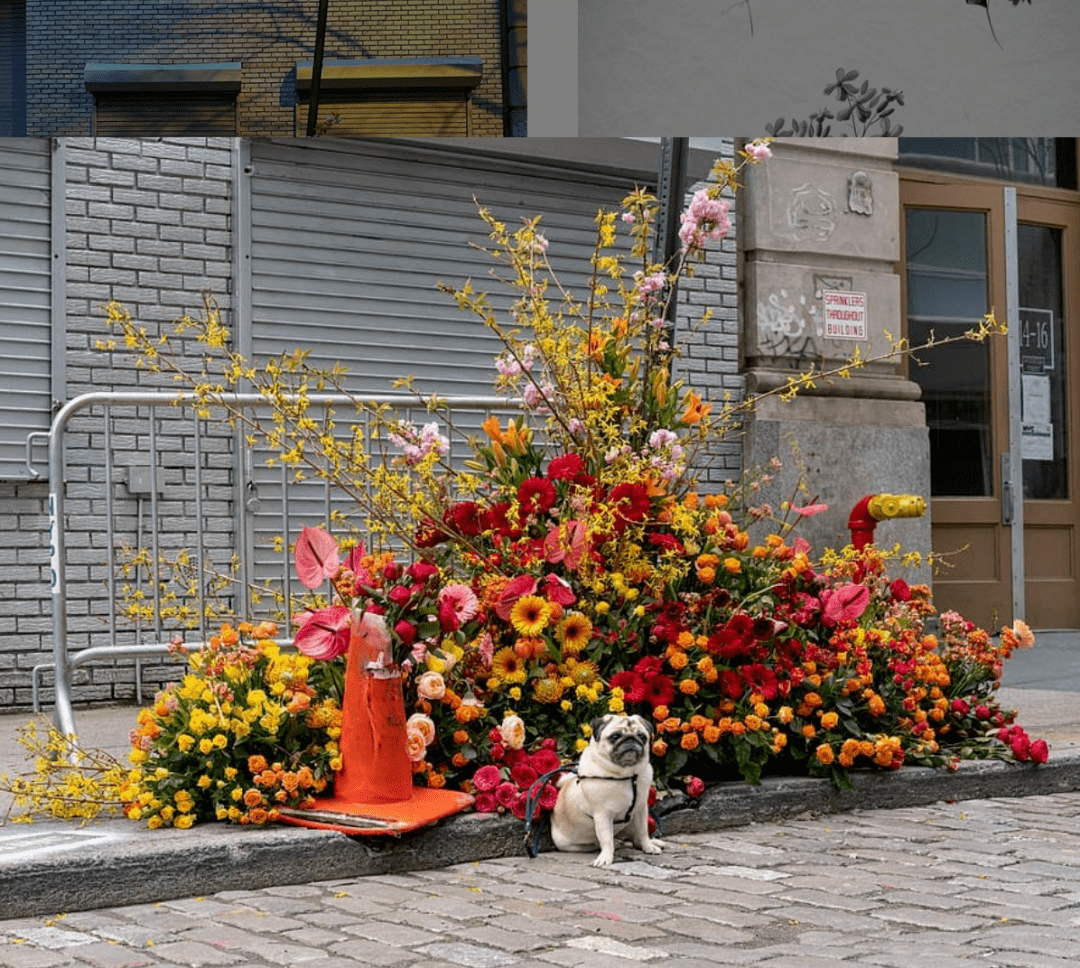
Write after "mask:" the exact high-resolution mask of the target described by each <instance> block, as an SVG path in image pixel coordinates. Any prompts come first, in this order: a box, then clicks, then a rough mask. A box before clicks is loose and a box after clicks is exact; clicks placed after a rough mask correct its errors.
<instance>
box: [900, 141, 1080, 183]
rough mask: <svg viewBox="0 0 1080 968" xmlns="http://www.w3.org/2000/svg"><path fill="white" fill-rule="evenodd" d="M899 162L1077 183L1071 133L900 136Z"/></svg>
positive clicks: (1008, 177)
mask: <svg viewBox="0 0 1080 968" xmlns="http://www.w3.org/2000/svg"><path fill="white" fill-rule="evenodd" d="M898 141H899V152H900V162H901V163H902V164H905V165H911V166H912V167H915V168H933V169H937V170H941V171H955V172H959V173H961V174H965V175H979V176H982V177H984V178H1000V179H1002V180H1004V181H1016V182H1027V183H1029V184H1034V185H1048V186H1051V187H1054V188H1069V189H1073V190H1075V189H1076V188H1077V187H1078V186H1077V159H1076V139H1075V138H899V139H898Z"/></svg>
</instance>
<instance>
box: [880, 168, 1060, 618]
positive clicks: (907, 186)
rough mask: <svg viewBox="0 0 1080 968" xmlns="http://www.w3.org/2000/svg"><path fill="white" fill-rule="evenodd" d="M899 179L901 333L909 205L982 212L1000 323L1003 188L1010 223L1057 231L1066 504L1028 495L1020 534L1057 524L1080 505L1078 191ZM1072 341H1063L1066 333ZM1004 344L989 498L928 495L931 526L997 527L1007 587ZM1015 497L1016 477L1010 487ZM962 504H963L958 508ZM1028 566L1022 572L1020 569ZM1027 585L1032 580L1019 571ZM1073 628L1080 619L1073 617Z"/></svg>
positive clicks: (994, 343) (930, 174) (994, 364)
mask: <svg viewBox="0 0 1080 968" xmlns="http://www.w3.org/2000/svg"><path fill="white" fill-rule="evenodd" d="M897 171H898V174H899V177H900V209H901V215H900V226H899V230H900V238H901V249H900V251H901V259H900V261H899V262H898V263H897V264H896V272H897V274H898V275H899V276H900V277H901V278H902V279H904V280H905V282H904V284H903V285H902V286H901V315H902V324H903V332H904V334H905V335H906V334H907V318H908V292H907V285H906V255H905V253H906V242H905V240H906V231H907V226H906V217H905V216H904V214H903V213H904V211H905V210H906V209H907V208H908V207H912V208H920V209H940V210H951V211H980V212H984V213H985V214H986V231H987V271H988V273H989V276H990V279H989V285H990V290H989V302H990V306H991V309H992V310H993V311H994V312H995V314H996V316H997V318H998V319H999V320H1005V316H1006V293H1005V256H1006V253H1005V224H1004V219H1005V211H1004V192H1003V189H1004V188H1005V187H1007V186H1011V187H1015V188H1016V194H1017V222H1018V223H1031V224H1038V225H1048V226H1052V227H1057V228H1061V229H1062V242H1063V245H1062V280H1063V311H1064V316H1065V321H1064V326H1065V333H1066V341H1067V344H1068V350H1069V352H1070V354H1071V357H1070V358H1069V364H1068V365H1067V366H1066V371H1065V372H1066V381H1067V383H1066V394H1067V408H1068V410H1067V414H1068V420H1069V421H1070V422H1071V426H1070V428H1069V429H1070V434H1069V455H1068V456H1069V460H1070V464H1071V467H1070V469H1069V477H1068V483H1069V494H1070V498H1069V499H1068V501H1045V500H1031V501H1025V502H1024V526H1025V537H1026V536H1027V534H1028V532H1027V531H1026V529H1027V527H1028V526H1034V527H1038V526H1048V525H1052V524H1057V523H1059V521H1060V519H1061V516H1062V511H1063V507H1062V506H1063V505H1066V504H1069V505H1072V507H1073V508H1075V507H1077V506H1080V468H1078V466H1077V465H1078V464H1080V459H1078V456H1080V446H1078V444H1077V441H1078V440H1080V365H1077V363H1078V361H1080V338H1078V335H1077V334H1080V293H1077V292H1075V291H1074V287H1073V286H1071V285H1070V282H1075V281H1076V280H1080V194H1078V193H1077V192H1076V191H1073V190H1069V189H1060V188H1048V187H1045V186H1039V185H1028V184H1022V183H1007V182H1002V181H1000V180H998V179H990V178H979V177H974V176H965V175H956V174H950V173H947V172H939V171H927V170H925V169H914V168H905V167H903V166H902V165H899V166H898V168H897ZM1070 334H1072V340H1071V342H1070V341H1069V335H1070ZM1007 364H1008V360H1007V346H1006V342H1005V340H1003V339H993V340H991V343H990V386H991V403H990V407H991V411H990V413H991V421H992V427H991V447H992V448H993V451H994V458H995V459H994V460H993V462H992V464H993V466H992V481H993V485H992V490H993V493H992V495H991V496H990V497H988V498H952V497H941V498H932V500H931V501H930V504H931V515H932V520H933V521H934V523H939V524H961V523H971V524H974V525H977V524H983V525H990V524H996V525H997V527H998V528H999V531H998V535H997V541H996V548H997V554H998V555H999V558H1000V561H1001V562H1002V565H1003V570H1002V573H1001V574H1002V579H1001V580H1002V582H1003V583H1006V581H1005V580H1006V579H1007V584H1008V585H1009V587H1011V582H1012V580H1013V576H1012V575H1011V567H1010V566H1009V561H1010V555H1009V550H1008V544H1009V541H1008V537H1009V534H1008V531H1007V530H1006V528H1005V526H1004V525H1001V523H1000V522H1001V500H1002V472H1001V471H1002V469H1001V461H1000V459H999V457H998V455H1000V454H1001V453H1003V452H1005V451H1007V450H1008V449H1009V440H1008V394H1007V392H1006V391H1007V373H1008V371H1007ZM1015 488H1016V492H1017V493H1018V494H1019V495H1021V497H1020V499H1022V482H1017V483H1016V485H1015ZM962 504H963V505H964V507H963V509H962ZM1071 550H1072V559H1073V563H1074V564H1073V567H1074V569H1075V570H1080V521H1078V522H1076V525H1075V526H1074V527H1073V534H1072V549H1071ZM1025 571H1027V569H1025ZM1025 580H1026V587H1027V583H1028V582H1030V581H1031V579H1028V578H1027V575H1026V574H1025ZM999 606H1000V608H1001V612H1000V613H999V614H1000V617H1001V620H1002V621H1011V620H1012V616H1011V610H1012V605H1011V596H1009V595H1005V596H1001V597H1000V602H999ZM1077 624H1078V625H1080V619H1078V620H1077Z"/></svg>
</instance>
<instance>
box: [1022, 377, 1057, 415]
mask: <svg viewBox="0 0 1080 968" xmlns="http://www.w3.org/2000/svg"><path fill="white" fill-rule="evenodd" d="M1020 379H1021V380H1022V381H1023V393H1024V410H1023V415H1024V416H1023V419H1024V423H1033V424H1048V423H1050V419H1051V418H1050V377H1048V376H1043V375H1042V374H1039V373H1021V374H1020Z"/></svg>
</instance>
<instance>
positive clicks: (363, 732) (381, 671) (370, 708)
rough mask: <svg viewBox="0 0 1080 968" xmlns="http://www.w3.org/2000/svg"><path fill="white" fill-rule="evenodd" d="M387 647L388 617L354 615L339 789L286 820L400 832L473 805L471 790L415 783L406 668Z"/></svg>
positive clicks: (286, 814)
mask: <svg viewBox="0 0 1080 968" xmlns="http://www.w3.org/2000/svg"><path fill="white" fill-rule="evenodd" d="M388 649H389V635H388V634H387V632H386V626H385V623H384V621H383V619H382V616H378V615H374V614H372V613H370V612H368V613H365V614H364V615H363V616H362V617H361V618H360V619H356V618H355V617H354V620H353V626H352V632H351V635H350V638H349V652H348V656H347V659H346V664H345V698H344V700H343V702H342V710H341V711H342V722H341V741H340V749H341V769H340V770H338V772H337V775H336V776H335V778H334V795H333V796H332V797H327V798H324V799H321V800H316V801H315V805H314V806H313V807H312V808H311V809H309V810H301V809H293V808H289V809H282V810H281V819H282V820H283V821H284V822H285V823H292V824H299V825H300V826H304V827H319V828H323V829H329V830H338V831H340V832H341V833H346V834H401V833H404V832H406V831H409V830H416V829H417V828H419V827H424V826H427V825H428V824H430V823H434V822H435V821H436V820H440V819H441V818H443V817H447V816H449V815H450V814H454V813H458V812H460V811H461V810H464V809H466V808H467V807H470V806H472V803H473V798H472V797H471V796H469V794H467V793H459V792H457V791H455V790H435V789H431V788H428V787H414V786H413V785H412V765H411V762H410V760H409V751H408V741H407V737H406V732H405V699H404V696H403V694H402V687H401V670H400V669H399V668H398V667H397V666H394V665H392V664H390V663H389V662H388V660H389V652H388Z"/></svg>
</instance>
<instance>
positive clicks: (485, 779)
mask: <svg viewBox="0 0 1080 968" xmlns="http://www.w3.org/2000/svg"><path fill="white" fill-rule="evenodd" d="M501 779H502V777H500V776H499V768H498V767H497V766H491V765H488V766H482V767H480V769H478V770H477V771H476V772H475V773H474V774H473V779H472V782H473V786H474V787H476V789H477V790H478V791H479V792H480V793H490V792H492V791H493V790H494V789H495V787H497V786H498V785H499V781H500V780H501ZM477 809H479V808H477Z"/></svg>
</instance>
